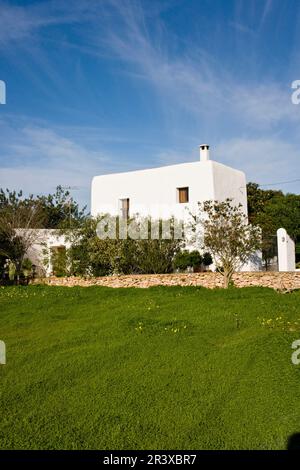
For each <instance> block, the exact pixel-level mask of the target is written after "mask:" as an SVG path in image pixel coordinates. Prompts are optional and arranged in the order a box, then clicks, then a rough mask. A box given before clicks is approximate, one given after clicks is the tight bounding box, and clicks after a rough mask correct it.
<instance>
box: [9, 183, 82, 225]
mask: <svg viewBox="0 0 300 470" xmlns="http://www.w3.org/2000/svg"><path fill="white" fill-rule="evenodd" d="M24 207H25V208H32V209H33V208H34V209H37V208H38V211H39V213H40V220H39V228H54V229H55V228H67V227H68V228H69V227H77V226H79V225H80V224H81V223H82V222H83V221H84V219H85V210H86V207H84V208H83V209H80V208H79V204H78V203H77V202H76V201H74V199H73V198H72V197H71V194H70V191H68V190H66V189H64V188H63V187H62V186H57V188H56V191H55V193H53V194H48V195H38V196H36V197H34V196H33V195H32V194H31V195H29V196H28V197H25V196H24V195H23V191H19V192H16V191H10V190H9V189H6V190H4V189H0V214H1V211H3V210H6V211H10V212H16V211H20V210H21V209H23V208H24ZM20 223H21V225H20V226H19V227H18V228H22V227H27V225H25V221H24V223H23V224H22V221H21V220H20Z"/></svg>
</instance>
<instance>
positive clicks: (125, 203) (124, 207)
mask: <svg viewBox="0 0 300 470" xmlns="http://www.w3.org/2000/svg"><path fill="white" fill-rule="evenodd" d="M120 203H121V207H120V209H121V211H120V212H121V217H122V219H128V217H129V199H128V198H127V199H120Z"/></svg>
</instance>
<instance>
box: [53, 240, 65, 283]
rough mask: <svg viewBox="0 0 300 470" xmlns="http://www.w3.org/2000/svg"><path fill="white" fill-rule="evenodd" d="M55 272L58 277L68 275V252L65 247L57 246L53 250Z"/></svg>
mask: <svg viewBox="0 0 300 470" xmlns="http://www.w3.org/2000/svg"><path fill="white" fill-rule="evenodd" d="M51 265H52V271H53V274H54V275H55V276H57V277H63V276H67V275H68V253H67V250H66V249H65V247H56V248H54V249H52V251H51Z"/></svg>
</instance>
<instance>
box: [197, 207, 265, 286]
mask: <svg viewBox="0 0 300 470" xmlns="http://www.w3.org/2000/svg"><path fill="white" fill-rule="evenodd" d="M198 206H199V210H198V214H191V216H192V218H193V222H192V223H191V231H192V241H194V242H198V244H200V245H201V246H202V248H203V249H205V248H206V249H208V250H209V251H210V253H211V255H212V258H213V261H214V263H215V266H216V267H217V269H218V271H219V272H220V273H221V274H222V275H223V280H224V287H225V288H227V287H228V286H229V285H230V281H231V278H232V275H233V273H234V272H235V271H236V270H238V269H239V268H240V267H241V266H242V265H243V264H245V263H246V262H247V261H248V260H249V258H250V257H251V255H253V254H254V253H255V251H256V250H258V249H259V248H260V230H259V228H258V227H255V226H253V225H250V224H248V222H247V217H246V215H245V213H244V211H243V208H242V207H241V205H239V206H235V205H233V203H232V200H231V199H226V200H225V201H221V202H220V201H204V202H203V203H199V204H198Z"/></svg>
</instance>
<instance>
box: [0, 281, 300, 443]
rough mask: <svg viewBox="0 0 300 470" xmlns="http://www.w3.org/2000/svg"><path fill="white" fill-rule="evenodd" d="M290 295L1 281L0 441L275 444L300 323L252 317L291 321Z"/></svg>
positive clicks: (294, 301) (293, 302) (293, 300)
mask: <svg viewBox="0 0 300 470" xmlns="http://www.w3.org/2000/svg"><path fill="white" fill-rule="evenodd" d="M299 303H300V291H298V292H293V293H291V294H289V295H281V294H278V293H277V292H275V291H273V290H271V289H262V288H247V289H230V290H229V291H228V290H223V289H212V290H210V289H204V288H196V287H186V288H183V287H169V288H168V287H155V288H150V289H110V288H104V287H91V288H84V287H83V288H79V287H74V288H68V287H65V288H63V287H43V286H29V287H7V288H2V289H1V288H0V312H1V314H0V330H1V339H3V340H4V341H5V342H6V345H7V364H6V365H5V366H1V367H0V378H1V380H0V409H1V420H0V448H1V449H74V450H75V449H83V450H84V449H117V450H118V449H119V450H124V449H191V450H192V449H265V450H271V449H285V448H286V445H287V440H288V437H289V436H291V435H292V434H294V433H296V432H299V419H300V412H299V395H300V392H299V372H300V366H295V365H293V364H292V363H291V354H292V352H293V350H292V348H291V344H292V342H293V341H294V340H295V339H298V338H299V329H298V330H297V331H290V329H291V328H285V329H284V330H283V329H281V328H278V327H276V328H269V327H266V326H262V325H261V320H260V319H261V318H266V319H270V318H272V319H273V322H275V320H276V318H277V317H279V316H282V317H283V318H284V319H285V323H286V325H289V324H288V322H290V324H291V325H292V327H293V325H294V324H295V322H297V321H299V320H298V319H299ZM234 314H235V315H234ZM235 317H238V318H241V319H242V322H241V323H240V322H239V320H237V321H235ZM185 326H186V328H185ZM289 326H290V325H289ZM139 327H141V328H139ZM140 330H141V331H140Z"/></svg>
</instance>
